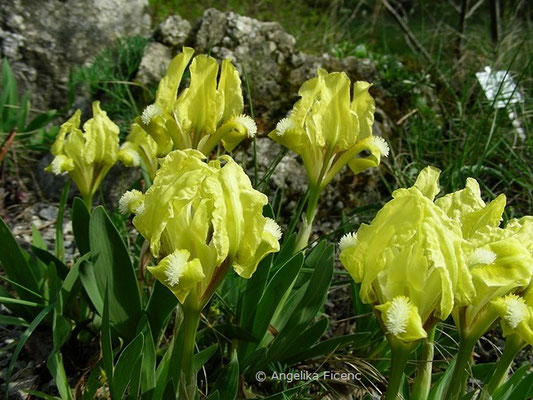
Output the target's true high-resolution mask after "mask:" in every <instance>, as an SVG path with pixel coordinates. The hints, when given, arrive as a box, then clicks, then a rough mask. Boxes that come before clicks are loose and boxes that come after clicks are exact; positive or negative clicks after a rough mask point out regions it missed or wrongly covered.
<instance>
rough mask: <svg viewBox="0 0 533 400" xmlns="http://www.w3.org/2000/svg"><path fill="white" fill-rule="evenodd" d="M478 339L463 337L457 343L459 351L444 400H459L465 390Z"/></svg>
mask: <svg viewBox="0 0 533 400" xmlns="http://www.w3.org/2000/svg"><path fill="white" fill-rule="evenodd" d="M477 340H478V338H477V337H476V338H472V337H470V336H463V337H462V338H461V341H460V342H459V350H458V353H457V359H456V360H455V366H454V369H453V375H452V379H451V380H450V385H449V386H448V390H447V392H446V397H445V398H446V399H448V400H450V399H453V400H457V399H459V398H460V397H461V396H462V395H463V393H464V392H465V389H466V382H467V380H468V375H469V369H470V364H471V361H472V351H473V350H474V346H475V344H476V343H477Z"/></svg>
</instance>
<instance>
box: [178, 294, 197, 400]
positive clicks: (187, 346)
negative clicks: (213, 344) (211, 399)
mask: <svg viewBox="0 0 533 400" xmlns="http://www.w3.org/2000/svg"><path fill="white" fill-rule="evenodd" d="M196 300H197V299H196V294H195V293H194V292H191V293H190V294H189V296H188V297H187V299H186V300H185V303H184V304H183V321H182V323H181V329H180V330H181V332H180V335H181V336H182V338H183V339H182V340H183V342H182V343H183V345H182V347H181V359H180V367H181V369H180V371H181V372H180V385H179V391H180V396H179V398H180V399H184V400H194V398H195V396H196V385H197V382H196V372H195V371H194V368H193V356H194V345H195V343H196V331H197V329H198V323H199V321H200V315H201V312H202V311H201V308H199V307H197V304H195V303H197V301H196Z"/></svg>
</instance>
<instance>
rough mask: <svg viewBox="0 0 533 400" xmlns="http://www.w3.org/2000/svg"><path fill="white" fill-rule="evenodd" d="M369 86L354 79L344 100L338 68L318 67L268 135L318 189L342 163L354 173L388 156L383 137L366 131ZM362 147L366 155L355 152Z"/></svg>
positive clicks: (370, 116) (346, 82)
mask: <svg viewBox="0 0 533 400" xmlns="http://www.w3.org/2000/svg"><path fill="white" fill-rule="evenodd" d="M370 86H371V85H370V84H369V83H367V82H363V81H359V82H355V83H354V85H353V95H352V98H351V99H350V79H349V78H348V76H346V74H345V73H344V72H333V73H330V74H328V73H327V72H326V71H325V70H323V69H319V70H318V75H317V76H316V77H315V78H312V79H310V80H308V81H306V82H305V83H304V84H303V85H302V87H301V88H300V90H299V92H298V94H299V95H300V97H301V99H300V100H299V101H298V102H297V103H296V104H295V105H294V108H293V109H292V111H291V113H290V115H289V116H288V117H287V118H284V119H282V120H281V121H280V122H279V123H278V125H277V127H276V129H275V130H274V131H273V132H271V133H270V134H269V137H270V138H272V139H273V140H275V141H276V142H279V143H281V144H282V145H284V146H286V147H288V148H289V149H290V150H292V151H294V152H295V153H297V154H299V155H300V156H301V157H302V160H303V163H304V166H305V168H306V170H307V175H308V177H309V181H310V183H311V185H312V186H316V187H318V188H320V190H321V189H323V188H324V187H325V186H326V185H327V184H328V183H329V182H331V180H332V179H333V178H334V176H335V175H336V174H337V173H338V172H339V171H340V170H341V168H342V167H344V166H345V165H346V164H348V165H349V167H350V168H351V169H352V171H353V172H354V173H355V174H357V173H359V172H361V171H363V170H364V169H366V168H370V167H376V166H377V165H379V163H380V160H381V157H382V156H383V157H386V156H387V155H388V153H389V147H388V145H387V143H386V142H385V140H383V138H380V137H376V136H372V125H373V123H374V111H375V103H374V99H373V98H372V96H370V94H369V93H368V89H369V88H370ZM365 150H366V151H368V152H369V153H370V154H369V155H368V156H367V157H359V155H360V154H361V153H362V152H363V151H365Z"/></svg>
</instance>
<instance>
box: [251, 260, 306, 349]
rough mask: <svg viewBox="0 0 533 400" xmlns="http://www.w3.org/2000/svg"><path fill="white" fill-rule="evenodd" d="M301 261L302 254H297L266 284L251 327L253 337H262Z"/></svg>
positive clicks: (298, 269)
mask: <svg viewBox="0 0 533 400" xmlns="http://www.w3.org/2000/svg"><path fill="white" fill-rule="evenodd" d="M303 261H304V258H303V254H302V253H297V254H296V255H295V256H293V257H292V258H291V259H289V260H288V261H287V262H286V263H285V264H283V265H282V266H281V267H279V269H278V271H277V272H276V274H275V275H274V276H273V277H272V279H271V280H270V282H269V283H268V286H267V288H266V290H265V293H264V294H263V297H262V298H261V300H260V301H259V304H258V305H257V310H256V314H255V319H254V324H253V327H252V335H253V336H254V337H256V338H258V339H261V338H262V337H263V336H264V334H265V332H266V331H267V329H268V326H269V324H270V321H271V319H272V317H273V316H274V313H275V311H276V309H277V307H278V305H279V302H280V301H281V299H282V298H283V296H284V295H285V292H286V291H287V290H288V289H289V288H290V287H291V284H292V282H293V281H294V280H295V279H296V277H297V276H298V272H299V271H300V269H301V268H302V265H303Z"/></svg>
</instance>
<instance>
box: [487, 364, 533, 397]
mask: <svg viewBox="0 0 533 400" xmlns="http://www.w3.org/2000/svg"><path fill="white" fill-rule="evenodd" d="M530 368H531V366H530V365H524V366H522V367H520V368H518V369H517V370H516V371H515V372H514V373H513V374H511V376H510V377H509V379H508V380H507V381H506V382H505V383H504V384H502V385H500V386H499V387H498V388H497V389H496V390H495V391H494V393H493V394H492V399H493V400H507V399H509V398H510V396H511V394H512V393H513V392H514V389H515V388H516V386H517V385H518V383H519V382H520V380H521V379H522V378H523V377H524V375H525V374H526V373H527V372H528V370H529V369H530ZM526 398H527V397H522V399H526Z"/></svg>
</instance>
